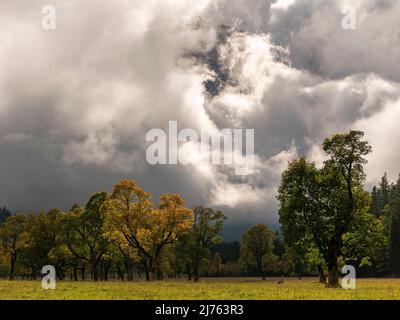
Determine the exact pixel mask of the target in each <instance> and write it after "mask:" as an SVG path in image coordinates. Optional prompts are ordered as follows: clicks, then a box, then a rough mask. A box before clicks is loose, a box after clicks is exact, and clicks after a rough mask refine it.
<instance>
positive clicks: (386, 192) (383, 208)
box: [371, 173, 400, 277]
mask: <svg viewBox="0 0 400 320" xmlns="http://www.w3.org/2000/svg"><path fill="white" fill-rule="evenodd" d="M371 212H372V214H373V215H374V216H375V217H377V218H378V219H380V220H381V221H382V222H383V224H384V227H385V234H386V236H387V238H388V241H387V245H386V246H385V247H384V248H383V250H381V251H380V252H379V256H378V259H377V261H376V262H375V264H374V265H373V272H374V273H375V275H377V276H382V275H383V276H387V275H389V276H396V277H398V276H400V176H399V178H398V179H397V181H396V182H394V183H393V182H389V180H388V177H387V174H386V173H385V175H384V176H383V177H382V179H381V182H380V183H379V184H378V185H377V186H374V187H373V188H372V193H371Z"/></svg>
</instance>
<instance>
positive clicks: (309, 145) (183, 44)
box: [0, 0, 400, 239]
mask: <svg viewBox="0 0 400 320" xmlns="http://www.w3.org/2000/svg"><path fill="white" fill-rule="evenodd" d="M45 5H52V6H53V8H54V9H55V13H56V16H55V21H56V26H55V29H54V30H46V29H45V28H43V24H42V22H43V19H44V18H45V17H46V13H42V7H43V6H45ZM349 5H351V7H350V11H348V10H349ZM399 16H400V2H399V1H397V0H352V1H350V0H277V1H272V0H201V1H199V0H148V1H140V0H85V1H84V0H70V1H62V0H46V1H41V0H29V1H27V0H2V1H1V3H0V97H1V99H0V150H1V153H0V181H1V183H0V205H5V206H7V207H9V208H11V209H12V210H13V211H15V212H29V213H32V212H39V211H40V210H48V209H50V208H54V207H57V208H61V209H63V210H68V209H69V208H70V207H71V206H72V205H73V204H74V203H79V204H82V205H83V204H84V203H85V202H86V200H87V199H88V197H89V196H90V195H91V194H93V193H95V192H97V191H102V190H105V191H111V190H112V186H113V185H114V184H115V183H117V182H118V181H119V180H120V179H124V178H129V179H134V180H135V181H137V182H138V183H139V185H141V186H142V187H143V188H144V189H145V190H147V191H149V192H151V193H153V194H154V197H155V200H156V198H157V197H158V196H159V195H160V194H161V193H163V192H168V193H179V194H180V195H182V196H183V197H184V198H185V199H186V204H187V205H188V206H189V207H194V206H197V205H203V206H211V207H213V208H218V209H221V210H223V211H224V212H225V214H226V215H227V216H228V218H229V220H228V222H227V229H226V230H228V231H226V237H227V238H229V239H234V238H239V237H240V233H241V232H242V231H243V229H244V228H245V227H247V226H248V225H250V224H254V223H266V224H269V225H271V226H273V227H274V226H275V227H276V226H277V225H278V208H279V205H278V202H277V200H276V198H275V197H276V191H277V187H278V186H279V181H280V176H281V173H282V172H283V171H284V170H285V168H286V167H287V164H288V162H289V161H291V160H293V159H295V158H297V157H299V156H305V157H307V159H309V160H311V161H315V162H316V163H317V164H321V163H322V162H323V161H324V154H323V152H322V151H321V149H320V145H321V143H322V142H323V140H324V139H325V138H326V137H329V136H331V135H332V134H334V133H337V132H345V131H348V130H351V129H357V130H362V131H364V132H365V134H366V138H367V139H368V140H369V142H370V144H371V146H372V148H373V152H372V153H371V155H369V157H368V160H369V162H368V164H367V165H366V168H365V170H366V173H367V177H366V187H367V188H371V186H372V185H374V184H376V183H377V182H378V181H379V180H380V178H381V176H382V175H383V174H384V172H387V173H388V176H389V178H390V179H391V180H395V179H396V178H397V176H398V174H399V173H400V165H399V163H400V148H398V146H399V141H400V126H399V125H398V119H399V118H400V63H399V62H400V19H399V18H398V17H399ZM349 17H350V19H353V17H355V20H354V21H355V28H350V29H349V28H346V27H344V26H343V20H344V19H349ZM346 21H348V20H346ZM169 121H177V123H178V127H179V130H181V129H185V128H192V129H193V130H196V131H197V132H200V131H201V130H207V131H209V132H214V133H218V132H220V131H221V130H223V129H224V128H249V129H254V132H255V139H254V143H255V145H254V152H255V170H254V172H253V173H252V174H249V175H246V176H238V175H237V174H235V171H234V170H232V167H230V166H221V165H220V166H218V165H212V164H210V165H201V166H199V165H150V164H149V163H148V161H146V150H147V148H148V142H146V133H147V132H148V131H149V130H151V129H154V128H161V129H163V130H165V131H166V132H168V124H169ZM186 147H188V146H186ZM188 150H189V151H188V154H189V155H188V156H190V154H191V150H192V149H190V148H189V149H188ZM193 152H195V151H193Z"/></svg>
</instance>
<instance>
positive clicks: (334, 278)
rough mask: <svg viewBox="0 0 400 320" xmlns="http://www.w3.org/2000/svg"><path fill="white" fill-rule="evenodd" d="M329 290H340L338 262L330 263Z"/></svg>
mask: <svg viewBox="0 0 400 320" xmlns="http://www.w3.org/2000/svg"><path fill="white" fill-rule="evenodd" d="M326 286H327V287H328V288H340V284H339V274H338V265H337V260H334V261H330V262H329V263H328V284H327V285H326Z"/></svg>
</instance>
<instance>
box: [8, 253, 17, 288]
mask: <svg viewBox="0 0 400 320" xmlns="http://www.w3.org/2000/svg"><path fill="white" fill-rule="evenodd" d="M16 262H17V254H16V253H12V254H11V260H10V276H9V279H10V280H11V281H12V280H14V275H15V263H16Z"/></svg>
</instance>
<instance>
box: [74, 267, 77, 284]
mask: <svg viewBox="0 0 400 320" xmlns="http://www.w3.org/2000/svg"><path fill="white" fill-rule="evenodd" d="M73 269H74V270H73V272H74V280H75V281H78V273H77V270H76V266H73Z"/></svg>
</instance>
